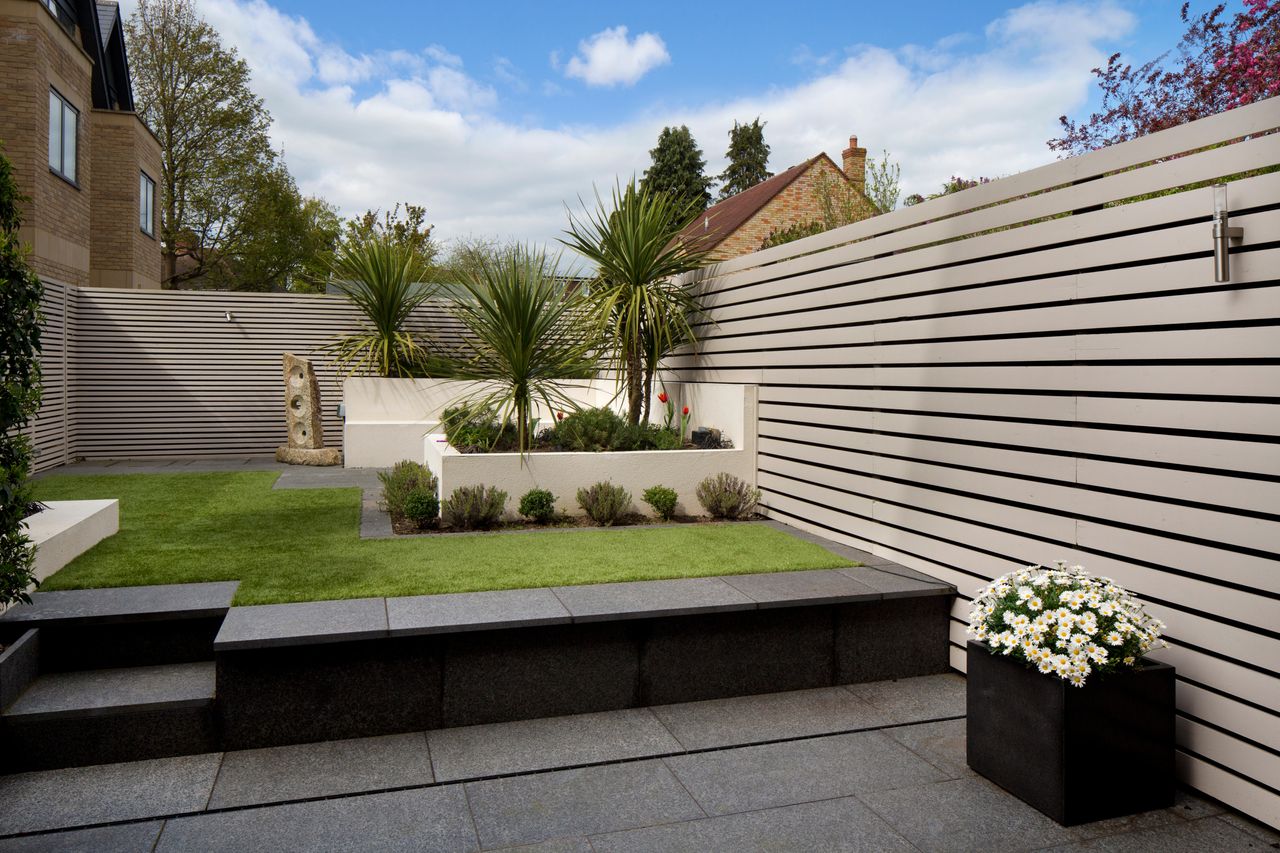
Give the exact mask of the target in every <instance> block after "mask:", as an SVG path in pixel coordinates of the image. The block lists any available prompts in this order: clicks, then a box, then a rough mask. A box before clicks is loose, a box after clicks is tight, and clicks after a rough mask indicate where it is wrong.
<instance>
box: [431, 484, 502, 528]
mask: <svg viewBox="0 0 1280 853" xmlns="http://www.w3.org/2000/svg"><path fill="white" fill-rule="evenodd" d="M506 505H507V493H506V492H504V491H502V489H499V488H496V487H494V486H459V487H458V488H456V489H454V490H453V494H451V495H449V497H448V498H446V499H445V502H444V506H442V507H441V508H440V514H441V516H442V517H443V518H444V520H445V521H446V522H447V523H448V524H449V525H450V526H452V527H458V528H461V529H462V530H484V529H486V528H489V527H493V525H495V524H497V523H498V519H499V518H501V517H502V510H503V508H504V507H505V506H506Z"/></svg>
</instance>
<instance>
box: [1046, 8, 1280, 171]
mask: <svg viewBox="0 0 1280 853" xmlns="http://www.w3.org/2000/svg"><path fill="white" fill-rule="evenodd" d="M1189 9H1190V4H1189V3H1183V4H1182V10H1181V13H1180V14H1181V18H1182V22H1183V23H1184V24H1186V25H1187V31H1186V32H1185V33H1184V34H1183V36H1182V39H1181V40H1180V41H1179V42H1178V45H1177V47H1176V48H1175V49H1174V50H1173V51H1170V52H1167V53H1164V54H1161V55H1160V56H1158V57H1156V58H1155V59H1153V60H1151V61H1149V62H1146V63H1144V64H1143V65H1140V66H1138V67H1137V68H1135V67H1134V66H1133V65H1132V64H1130V63H1127V62H1124V61H1122V60H1121V58H1120V54H1119V53H1115V54H1112V55H1111V56H1110V57H1109V58H1108V59H1107V64H1106V66H1105V67H1104V68H1095V69H1093V74H1094V76H1095V77H1097V78H1098V86H1099V88H1100V89H1101V90H1102V108H1101V110H1099V111H1098V112H1095V113H1093V114H1092V115H1090V116H1089V118H1088V119H1086V120H1084V121H1082V122H1079V123H1077V122H1074V121H1071V120H1069V119H1068V118H1067V117H1066V116H1061V117H1060V118H1059V119H1058V121H1059V122H1060V123H1061V125H1062V131H1063V133H1062V136H1061V137H1059V138H1057V139H1051V140H1049V143H1048V144H1049V148H1051V149H1052V150H1054V151H1058V152H1060V153H1062V154H1068V155H1069V154H1082V153H1084V152H1086V151H1092V150H1094V149H1097V148H1102V147H1104V146H1107V145H1114V144H1115V143H1117V142H1124V141H1126V140H1129V139H1135V138H1137V137H1139V136H1145V135H1146V134H1149V133H1154V132H1156V131H1158V130H1164V129H1165V128H1169V127H1175V126H1177V125H1180V124H1184V123H1186V122H1189V121H1194V120H1195V119H1198V118H1204V117H1206V116H1211V115H1214V114H1216V113H1220V112H1222V111H1223V110H1227V109H1231V108H1232V107H1239V106H1243V105H1245V104H1249V103H1253V102H1254V101H1258V100H1262V99H1264V98H1269V97H1272V96H1274V95H1278V94H1280V0H1245V3H1244V9H1243V10H1242V11H1240V12H1238V13H1236V15H1235V17H1234V18H1233V19H1231V21H1230V22H1228V21H1227V20H1226V17H1225V14H1224V13H1225V11H1226V4H1219V5H1217V6H1215V7H1214V8H1212V9H1210V10H1209V11H1208V12H1205V13H1204V14H1201V15H1198V16H1195V17H1193V16H1192V15H1191V14H1190V11H1189Z"/></svg>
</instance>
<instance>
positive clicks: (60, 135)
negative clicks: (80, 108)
mask: <svg viewBox="0 0 1280 853" xmlns="http://www.w3.org/2000/svg"><path fill="white" fill-rule="evenodd" d="M79 123H80V113H78V112H77V111H76V108H75V107H73V106H71V104H68V103H67V102H66V101H65V100H64V99H63V97H62V96H61V95H59V94H58V93H57V92H56V91H55V90H53V89H50V90H49V168H50V169H52V170H53V171H54V172H56V173H57V174H59V175H61V176H62V177H64V178H66V179H67V180H68V181H71V182H72V183H74V182H75V180H76V127H77V125H78V124H79Z"/></svg>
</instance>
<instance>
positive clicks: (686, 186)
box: [641, 125, 711, 230]
mask: <svg viewBox="0 0 1280 853" xmlns="http://www.w3.org/2000/svg"><path fill="white" fill-rule="evenodd" d="M649 156H650V157H651V158H652V160H653V163H652V165H650V166H649V168H648V169H646V170H645V173H644V180H643V181H642V182H641V183H642V189H643V190H645V191H647V192H648V194H649V198H654V197H655V194H656V193H666V194H667V195H668V196H669V197H670V198H671V200H672V203H671V204H670V205H669V212H671V213H676V212H680V213H683V212H685V211H686V210H687V211H688V217H687V218H686V219H685V220H684V221H683V222H681V223H680V225H681V226H683V225H684V224H685V222H687V221H689V219H692V218H693V217H694V215H696V214H698V213H701V212H702V211H704V210H706V209H707V205H708V204H709V203H710V202H711V180H710V179H709V178H708V177H707V176H706V175H704V174H703V170H704V169H706V166H707V161H706V160H705V159H704V158H703V156H702V149H701V148H699V147H698V143H697V142H695V141H694V139H693V134H692V133H690V132H689V128H688V127H686V126H685V125H680V126H679V127H664V128H663V129H662V133H661V134H659V135H658V144H657V146H656V147H655V148H653V149H651V150H650V151H649ZM677 230H678V229H677Z"/></svg>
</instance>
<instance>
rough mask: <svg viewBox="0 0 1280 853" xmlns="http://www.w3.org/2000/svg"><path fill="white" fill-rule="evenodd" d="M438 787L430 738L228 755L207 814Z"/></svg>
mask: <svg viewBox="0 0 1280 853" xmlns="http://www.w3.org/2000/svg"><path fill="white" fill-rule="evenodd" d="M433 781H435V777H434V776H433V774H432V772H431V755H430V750H429V748H428V747H427V738H426V735H425V734H423V733H422V732H413V733H410V734H402V735H383V736H381V737H368V738H356V739H353V740H328V741H322V742H320V743H301V744H294V745H293V746H274V747H270V748H267V749H245V750H234V751H232V752H228V753H226V754H225V755H223V757H222V769H221V770H219V771H218V782H217V784H216V785H214V787H213V796H212V797H210V798H209V808H211V809H221V808H228V807H232V806H248V805H262V804H265V803H277V802H283V801H285V800H305V799H312V798H317V797H329V796H334V795H336V794H355V793H360V792H363V791H379V790H389V789H391V788H407V787H410V786H415V785H427V784H430V783H431V782H433Z"/></svg>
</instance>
